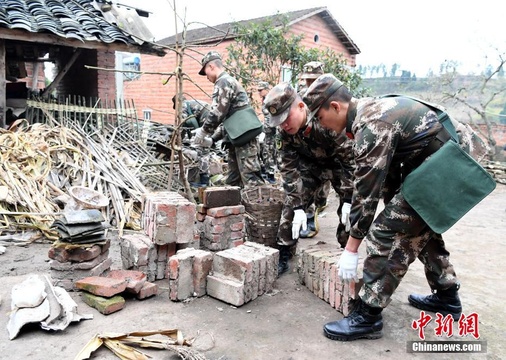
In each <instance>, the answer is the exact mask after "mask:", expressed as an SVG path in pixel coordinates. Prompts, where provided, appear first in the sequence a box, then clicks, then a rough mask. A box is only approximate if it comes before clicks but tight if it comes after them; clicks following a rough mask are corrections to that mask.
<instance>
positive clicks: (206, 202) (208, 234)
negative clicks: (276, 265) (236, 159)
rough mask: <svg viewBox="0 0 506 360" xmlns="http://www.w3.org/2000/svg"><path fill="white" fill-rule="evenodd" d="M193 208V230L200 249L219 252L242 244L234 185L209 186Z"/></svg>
mask: <svg viewBox="0 0 506 360" xmlns="http://www.w3.org/2000/svg"><path fill="white" fill-rule="evenodd" d="M201 195H202V196H201V204H199V205H198V206H197V209H196V210H197V224H196V231H197V233H198V234H199V237H200V247H201V248H203V249H206V250H210V251H221V250H225V249H229V248H232V247H235V246H237V245H241V244H242V243H243V242H244V206H243V205H241V190H240V188H239V187H237V186H223V187H209V188H205V189H204V190H203V191H202V193H201Z"/></svg>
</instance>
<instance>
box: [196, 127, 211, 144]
mask: <svg viewBox="0 0 506 360" xmlns="http://www.w3.org/2000/svg"><path fill="white" fill-rule="evenodd" d="M210 135H211V134H209V133H208V132H207V131H205V130H204V129H203V128H201V127H200V128H198V129H197V130H195V135H194V136H193V137H192V144H193V145H202V143H203V142H204V138H205V137H206V136H210Z"/></svg>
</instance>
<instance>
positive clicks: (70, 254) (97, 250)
mask: <svg viewBox="0 0 506 360" xmlns="http://www.w3.org/2000/svg"><path fill="white" fill-rule="evenodd" d="M110 246H111V240H110V239H107V240H104V241H101V242H97V243H90V244H71V243H64V242H55V243H54V244H53V245H52V246H51V247H50V248H49V251H48V256H49V258H50V259H51V260H50V261H49V267H50V269H51V270H50V275H51V279H52V280H53V285H55V286H60V287H62V288H64V289H65V290H67V291H72V290H74V284H75V282H76V281H77V280H79V279H82V278H84V277H88V276H100V275H102V274H104V273H105V272H107V271H108V270H109V269H110V268H111V265H112V259H111V258H110V257H109V247H110Z"/></svg>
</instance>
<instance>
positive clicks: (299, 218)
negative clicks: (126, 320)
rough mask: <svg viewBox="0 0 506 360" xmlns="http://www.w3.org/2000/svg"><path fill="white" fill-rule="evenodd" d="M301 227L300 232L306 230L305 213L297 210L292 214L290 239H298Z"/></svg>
mask: <svg viewBox="0 0 506 360" xmlns="http://www.w3.org/2000/svg"><path fill="white" fill-rule="evenodd" d="M301 226H302V230H307V217H306V213H305V212H304V210H302V209H297V210H295V211H294V212H293V221H292V239H294V240H295V239H298V238H299V231H300V228H301Z"/></svg>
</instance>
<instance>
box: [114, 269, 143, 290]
mask: <svg viewBox="0 0 506 360" xmlns="http://www.w3.org/2000/svg"><path fill="white" fill-rule="evenodd" d="M107 277H109V278H113V279H118V280H124V281H126V282H127V285H126V289H125V290H126V291H127V292H129V293H131V294H137V293H139V291H141V289H142V287H143V286H144V284H145V283H146V281H147V276H146V274H144V273H143V272H142V271H136V270H111V271H110V272H109V274H107Z"/></svg>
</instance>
